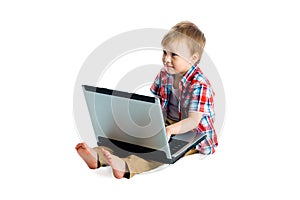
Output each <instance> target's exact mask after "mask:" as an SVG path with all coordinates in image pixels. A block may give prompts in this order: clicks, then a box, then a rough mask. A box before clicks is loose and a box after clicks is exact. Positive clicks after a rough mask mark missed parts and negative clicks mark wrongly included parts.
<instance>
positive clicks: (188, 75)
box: [181, 65, 196, 84]
mask: <svg viewBox="0 0 300 200" xmlns="http://www.w3.org/2000/svg"><path fill="white" fill-rule="evenodd" d="M195 70H196V67H195V66H194V65H193V66H192V67H191V68H190V69H189V70H188V71H187V72H186V73H185V74H184V76H183V77H182V79H181V82H182V83H183V84H185V83H186V82H188V81H190V80H191V79H192V78H193V74H194V72H195Z"/></svg>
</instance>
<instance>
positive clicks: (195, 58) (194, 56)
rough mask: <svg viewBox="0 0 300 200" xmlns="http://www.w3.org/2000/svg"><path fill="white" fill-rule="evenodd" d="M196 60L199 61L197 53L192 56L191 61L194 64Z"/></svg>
mask: <svg viewBox="0 0 300 200" xmlns="http://www.w3.org/2000/svg"><path fill="white" fill-rule="evenodd" d="M198 59H199V53H194V54H193V55H192V61H193V63H195V62H196V61H197V60H198Z"/></svg>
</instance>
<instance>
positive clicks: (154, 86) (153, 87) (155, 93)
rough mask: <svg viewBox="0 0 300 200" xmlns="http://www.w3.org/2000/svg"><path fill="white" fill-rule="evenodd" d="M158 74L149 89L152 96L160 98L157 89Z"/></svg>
mask: <svg viewBox="0 0 300 200" xmlns="http://www.w3.org/2000/svg"><path fill="white" fill-rule="evenodd" d="M160 82H161V79H160V73H158V74H157V76H156V78H155V80H154V82H153V84H152V86H151V87H150V91H151V92H152V94H154V95H155V96H160V95H159V87H160V85H161V84H160Z"/></svg>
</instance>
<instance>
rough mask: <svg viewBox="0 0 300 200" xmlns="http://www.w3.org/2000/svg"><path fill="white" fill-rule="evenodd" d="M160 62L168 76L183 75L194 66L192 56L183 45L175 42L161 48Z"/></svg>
mask: <svg viewBox="0 0 300 200" xmlns="http://www.w3.org/2000/svg"><path fill="white" fill-rule="evenodd" d="M162 62H163V64H164V66H165V67H166V69H167V72H168V73H169V74H181V75H184V74H185V73H186V72H187V71H188V70H189V69H190V68H191V66H192V65H193V64H194V63H193V56H192V55H191V53H190V50H189V48H188V47H187V45H185V44H184V43H180V42H175V43H171V44H167V45H166V46H164V47H163V56H162Z"/></svg>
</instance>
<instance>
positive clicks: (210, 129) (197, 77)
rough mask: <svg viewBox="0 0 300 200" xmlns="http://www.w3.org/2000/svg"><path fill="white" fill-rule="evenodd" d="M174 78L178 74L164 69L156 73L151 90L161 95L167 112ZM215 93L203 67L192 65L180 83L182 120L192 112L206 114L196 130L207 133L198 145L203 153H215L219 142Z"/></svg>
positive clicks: (179, 109) (179, 112)
mask: <svg viewBox="0 0 300 200" xmlns="http://www.w3.org/2000/svg"><path fill="white" fill-rule="evenodd" d="M173 81H174V75H170V74H168V73H167V71H166V70H165V68H162V69H161V71H160V72H159V74H158V75H157V76H156V78H155V81H154V83H153V84H152V86H151V88H150V90H151V92H152V93H153V94H154V95H156V96H157V97H159V98H160V102H161V107H162V109H163V111H164V112H166V113H168V112H169V106H168V104H169V99H170V94H171V90H172V85H173ZM213 96H214V92H213V90H212V87H211V85H210V82H209V80H208V79H207V78H206V77H205V76H204V75H203V73H202V71H201V70H200V69H199V67H195V66H192V67H191V68H190V69H189V71H188V72H187V73H186V74H185V75H184V77H183V78H182V79H181V81H180V84H179V103H178V117H179V120H181V119H185V118H187V117H188V116H189V112H200V113H202V114H203V116H202V119H201V120H200V122H199V124H198V126H197V127H196V128H195V129H194V130H193V131H195V132H197V133H199V134H206V135H207V136H206V139H205V140H203V141H202V142H201V143H199V144H198V145H197V146H196V149H197V150H198V151H199V152H200V153H202V154H212V153H214V152H215V147H216V146H217V145H218V140H217V134H216V131H215V128H214V124H213V123H214V119H215V113H214V101H213Z"/></svg>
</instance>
